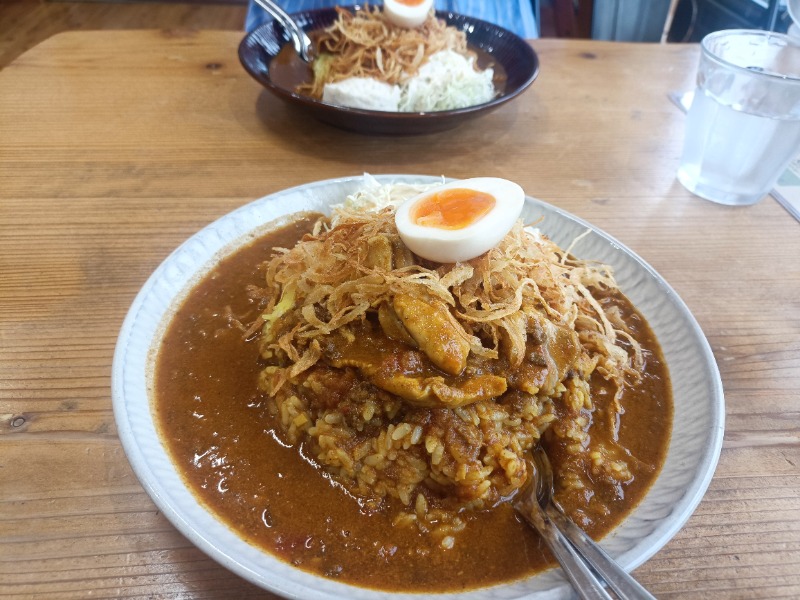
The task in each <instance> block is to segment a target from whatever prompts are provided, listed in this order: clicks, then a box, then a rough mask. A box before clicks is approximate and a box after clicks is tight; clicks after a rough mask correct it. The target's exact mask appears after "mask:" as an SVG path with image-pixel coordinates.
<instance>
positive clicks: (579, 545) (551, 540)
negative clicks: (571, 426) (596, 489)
mask: <svg viewBox="0 0 800 600" xmlns="http://www.w3.org/2000/svg"><path fill="white" fill-rule="evenodd" d="M532 466H533V473H532V474H531V477H530V479H529V481H528V484H527V485H526V486H525V487H524V488H523V489H521V490H520V493H519V494H517V496H516V497H515V498H514V501H513V506H514V508H515V509H516V510H517V512H519V513H520V514H521V515H522V517H523V518H524V519H525V520H526V521H527V522H528V523H530V524H531V525H532V526H533V527H534V528H535V529H536V530H537V531H538V532H539V534H540V535H541V536H542V539H543V540H544V541H545V543H546V544H547V546H548V547H549V548H550V551H551V552H552V553H553V555H554V556H555V557H556V560H558V563H559V564H560V565H561V568H562V570H563V571H564V573H565V574H566V576H567V578H568V579H569V581H570V583H571V584H572V587H573V588H574V590H575V592H576V593H577V594H578V596H579V597H580V598H582V599H584V600H589V599H591V600H600V599H602V600H613V598H614V596H612V595H610V594H609V592H608V591H607V590H606V587H609V588H611V590H612V591H613V592H614V594H616V597H617V598H619V599H620V600H634V599H636V600H655V598H654V597H653V596H652V595H651V594H650V593H649V592H648V591H647V590H646V589H644V588H643V587H642V586H641V584H640V583H639V582H638V581H636V580H635V579H634V578H633V577H631V576H630V575H629V574H628V573H626V572H625V571H624V570H623V569H622V567H620V566H619V565H618V564H617V563H616V562H615V561H614V559H612V558H611V557H610V556H609V555H608V554H606V552H605V551H604V550H603V549H602V548H601V547H600V546H599V545H597V544H596V543H595V542H594V540H592V538H590V537H589V536H588V535H587V534H586V533H585V532H584V531H583V530H582V529H581V528H580V527H578V526H577V525H575V523H573V522H572V521H571V520H570V519H569V517H567V516H566V515H565V514H564V512H563V511H562V510H561V508H560V507H559V506H558V504H556V503H555V502H554V501H553V470H552V468H551V467H550V460H549V459H548V458H547V454H546V453H545V451H544V449H543V448H542V447H541V446H537V447H536V449H534V451H533V465H532Z"/></svg>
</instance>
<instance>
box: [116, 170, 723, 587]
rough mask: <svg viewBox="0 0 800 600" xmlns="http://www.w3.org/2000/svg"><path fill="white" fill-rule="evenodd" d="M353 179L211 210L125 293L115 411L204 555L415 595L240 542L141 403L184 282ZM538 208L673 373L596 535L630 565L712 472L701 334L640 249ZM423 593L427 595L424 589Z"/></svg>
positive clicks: (158, 498)
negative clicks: (663, 437) (657, 466)
mask: <svg viewBox="0 0 800 600" xmlns="http://www.w3.org/2000/svg"><path fill="white" fill-rule="evenodd" d="M378 180H379V181H381V182H382V183H388V182H404V183H430V182H435V181H436V180H437V178H433V177H427V176H413V175H384V176H379V177H378ZM363 185H364V183H363V178H361V177H352V178H346V179H335V180H328V181H320V182H316V183H311V184H308V185H303V186H299V187H296V188H292V189H289V190H285V191H282V192H279V193H276V194H273V195H271V196H267V197H265V198H262V199H260V200H257V201H255V202H252V203H250V204H247V205H246V206H243V207H241V208H239V209H238V210H236V211H234V212H232V213H230V214H228V215H226V216H224V217H222V218H220V219H219V220H217V221H215V222H214V223H212V224H210V225H209V226H207V227H206V228H204V229H203V230H202V231H200V232H198V233H197V234H195V235H194V236H192V237H191V238H190V239H189V240H187V241H186V242H185V243H184V244H182V245H181V246H180V247H179V248H178V249H177V250H175V251H174V252H173V253H172V254H171V255H170V256H169V257H168V258H167V259H166V260H165V261H164V262H163V263H162V264H161V266H159V268H158V269H157V270H156V271H155V272H154V273H153V275H152V276H151V277H150V279H149V280H148V281H147V283H146V284H145V285H144V287H143V288H142V290H141V291H140V292H139V294H138V296H137V297H136V299H135V300H134V302H133V305H132V306H131V309H130V311H129V313H128V315H127V318H126V319H125V322H124V324H123V326H122V331H121V332H120V336H119V341H118V343H117V347H116V352H115V355H114V366H113V376H112V393H113V407H114V417H115V419H116V422H117V428H118V431H119V436H120V439H121V441H122V445H123V447H124V448H125V452H126V453H127V456H128V459H129V461H130V463H131V465H132V467H133V470H134V471H135V472H136V474H137V476H138V477H139V480H140V481H141V483H142V485H143V486H144V488H145V489H146V490H147V492H148V493H149V494H150V496H151V497H152V498H153V501H154V502H155V503H156V504H157V505H158V507H159V508H160V509H161V511H162V512H163V513H164V514H165V515H166V516H167V518H168V519H169V520H170V521H171V522H172V523H173V524H174V525H175V527H177V528H178V529H179V530H180V531H181V533H183V534H184V535H185V536H186V537H188V538H189V539H190V540H191V541H192V542H193V543H194V544H196V545H197V546H198V547H199V548H201V549H202V550H203V551H205V552H206V553H207V554H208V555H210V556H211V557H212V558H214V559H215V560H217V561H218V562H220V563H221V564H222V565H224V566H225V567H227V568H228V569H230V570H231V571H233V572H235V573H237V574H239V575H240V576H242V577H244V578H245V579H248V580H250V581H251V582H253V583H255V584H257V585H259V586H262V587H264V588H266V589H269V590H271V591H273V592H275V593H277V594H281V595H283V596H286V597H289V598H303V599H305V600H321V599H333V598H342V597H347V598H352V599H354V600H373V599H377V598H392V599H393V600H400V599H402V598H409V599H410V598H415V599H417V600H419V598H421V597H422V596H421V595H415V594H396V593H395V594H392V593H385V592H376V591H373V590H367V589H363V588H355V587H352V586H347V585H345V584H342V583H339V582H336V581H332V580H329V579H325V578H321V577H317V576H314V575H310V574H308V573H306V572H303V571H300V570H298V569H295V568H293V567H291V566H290V565H288V564H286V563H284V562H281V561H280V560H278V559H276V558H274V557H273V556H271V555H269V554H266V553H264V552H263V551H261V550H259V549H257V548H255V547H254V546H251V545H249V544H248V543H247V542H245V541H243V540H242V539H240V538H239V537H238V536H237V535H236V534H235V533H234V532H233V531H232V530H231V529H229V528H228V527H227V526H226V525H224V524H223V523H222V522H220V521H219V520H217V518H216V517H215V516H214V515H213V514H212V513H210V512H209V511H208V510H206V509H205V508H204V507H203V506H201V505H200V503H199V502H198V501H197V500H196V499H195V497H194V496H193V495H192V493H191V492H190V491H189V490H188V489H187V487H186V486H185V485H184V483H183V481H182V479H181V477H180V475H179V474H178V472H177V470H176V469H175V467H174V465H173V464H172V462H171V461H170V459H169V456H168V454H167V451H166V449H165V447H164V445H163V444H162V442H161V440H160V439H159V436H158V435H157V433H156V428H155V424H154V421H153V415H152V413H151V408H150V397H149V393H150V392H149V391H150V390H151V388H152V384H151V374H152V368H151V367H152V364H151V361H152V358H153V355H154V353H155V351H156V350H157V348H158V344H159V342H160V336H161V333H162V331H163V330H164V327H165V325H166V324H167V323H168V322H169V319H170V318H171V317H172V314H173V311H174V309H175V307H176V306H178V305H179V304H180V301H181V300H182V299H183V297H184V296H185V295H186V294H187V293H188V291H189V290H190V289H191V288H192V287H193V285H194V284H195V283H196V282H197V281H198V280H199V279H200V278H202V276H203V275H204V274H205V273H207V272H208V270H209V269H210V268H211V267H212V265H214V264H215V263H216V262H217V261H218V260H219V259H220V257H221V256H225V255H227V254H230V253H231V252H233V251H234V250H235V249H237V248H238V247H240V246H242V245H243V244H245V243H247V242H248V241H250V240H252V239H253V237H254V236H257V235H258V234H259V233H260V232H262V231H264V230H265V225H266V224H268V223H270V222H274V221H275V220H280V219H281V218H283V217H285V216H286V215H288V214H291V213H294V212H297V211H301V210H313V211H319V212H329V208H328V207H329V206H330V204H333V203H339V202H341V201H342V200H343V199H344V198H345V196H346V195H347V194H350V193H352V192H355V191H356V190H358V189H359V188H361V187H363ZM540 216H543V217H544V220H543V221H542V223H541V226H540V228H541V229H542V230H543V231H544V232H545V233H546V234H547V235H549V236H550V237H551V238H552V239H553V240H554V241H555V242H556V243H558V244H559V245H561V246H562V247H566V246H568V245H569V243H570V242H571V241H572V240H573V239H575V238H576V237H577V236H578V235H580V234H581V233H583V232H585V231H586V230H587V229H589V230H590V231H591V234H589V235H587V236H585V237H584V238H582V239H581V240H580V242H579V243H578V244H577V245H576V246H575V247H574V248H573V253H574V254H575V255H576V256H578V257H580V258H583V259H593V260H598V261H601V262H603V263H607V264H610V265H612V266H613V267H614V270H615V274H616V277H617V280H618V283H619V286H620V288H621V289H622V291H623V292H624V293H625V294H626V295H627V296H628V297H629V298H630V299H631V300H632V301H633V303H634V304H635V305H636V306H637V308H638V309H639V310H640V311H641V312H642V313H643V314H644V316H645V318H646V319H647V320H648V322H649V323H650V326H651V327H652V328H653V330H654V331H655V333H656V336H657V337H658V340H659V342H660V344H661V347H662V350H663V352H664V356H665V358H666V361H667V365H668V366H669V370H670V373H671V377H672V385H673V397H674V404H675V420H674V427H673V433H672V439H671V443H670V448H669V453H668V455H667V459H666V462H665V464H664V467H663V469H662V472H661V474H660V475H659V477H658V479H657V480H656V482H655V483H654V484H653V487H652V488H651V489H650V491H649V493H648V494H647V496H646V497H645V499H644V500H643V501H642V503H641V504H640V505H639V506H638V507H637V508H636V510H635V511H634V512H633V513H632V514H630V515H629V516H628V518H626V519H625V520H624V521H623V522H622V523H621V524H620V526H619V527H617V528H616V529H615V530H614V531H612V532H611V533H610V534H609V535H608V536H607V537H606V538H605V539H604V540H603V542H602V545H603V547H604V548H605V549H606V550H607V551H608V552H609V553H610V554H611V555H612V556H613V557H614V558H616V559H617V561H618V562H619V563H621V565H622V566H623V567H624V568H625V569H627V570H631V569H634V568H636V567H637V566H639V565H641V564H642V563H643V562H645V561H646V560H647V559H648V558H650V557H651V556H652V555H653V554H655V552H656V551H658V550H659V549H660V548H661V547H662V546H664V544H666V543H667V541H668V540H669V539H670V538H671V537H672V536H673V535H675V533H676V532H677V531H678V530H679V529H680V528H681V527H682V526H683V524H684V523H685V522H686V520H687V519H688V518H689V516H690V515H691V514H692V512H693V511H694V509H695V508H696V506H697V505H698V503H699V502H700V499H701V498H702V496H703V494H704V493H705V490H706V488H707V487H708V484H709V482H710V481H711V476H712V475H713V472H714V469H715V467H716V464H717V459H718V457H719V452H720V448H721V445H722V434H723V428H724V415H725V410H724V400H723V395H722V383H721V381H720V378H719V372H718V370H717V366H716V363H715V362H714V358H713V355H712V353H711V349H710V348H709V345H708V342H707V341H706V339H705V336H704V335H703V332H702V331H701V330H700V327H699V326H698V325H697V322H696V321H695V319H694V317H693V316H692V315H691V313H690V312H689V310H688V309H687V308H686V305H685V304H684V303H683V301H682V300H681V299H680V298H679V297H678V295H677V294H676V293H675V291H674V290H673V289H672V288H671V287H670V286H669V285H668V284H667V283H666V282H665V281H664V280H663V279H662V278H661V277H660V276H659V275H658V273H656V272H655V271H654V270H653V269H652V268H651V267H650V266H649V265H647V264H646V263H645V262H644V261H643V260H642V259H641V258H639V257H638V256H636V254H634V253H633V252H631V251H630V250H629V249H627V248H626V247H625V246H623V245H622V244H620V243H619V242H617V241H616V240H614V239H613V238H612V237H610V236H609V235H607V234H605V233H603V232H602V231H599V230H598V229H596V228H595V227H592V226H591V225H590V224H588V223H586V222H585V221H582V220H580V219H578V218H576V217H574V216H572V215H570V214H568V213H566V212H564V211H562V210H559V209H558V208H556V207H554V206H551V205H549V204H546V203H544V202H541V201H539V200H535V199H533V198H527V200H526V204H525V208H524V209H523V219H524V220H525V221H526V222H533V221H536V220H537V219H538V218H539V217H540ZM569 595H570V590H569V587H568V585H567V584H566V583H565V579H564V578H563V577H562V576H561V574H560V572H559V570H558V569H554V570H550V571H548V572H546V573H543V574H541V575H537V576H535V577H532V578H530V579H527V580H524V581H519V582H515V583H510V584H504V585H499V586H494V587H491V588H486V589H481V590H476V591H473V592H470V593H466V594H464V593H459V594H439V595H436V596H437V598H440V599H441V600H445V599H453V600H455V598H459V599H465V600H489V599H512V598H531V599H533V598H536V599H537V600H541V599H544V598H548V599H549V598H566V597H569ZM425 596H429V594H425Z"/></svg>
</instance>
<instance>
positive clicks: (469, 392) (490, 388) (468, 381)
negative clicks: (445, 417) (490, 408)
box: [369, 372, 507, 408]
mask: <svg viewBox="0 0 800 600" xmlns="http://www.w3.org/2000/svg"><path fill="white" fill-rule="evenodd" d="M369 379H370V381H371V382H372V384H373V385H375V386H377V387H379V388H381V389H382V390H386V391H387V392H390V393H392V394H395V395H397V396H400V397H401V398H402V399H403V400H405V401H406V402H408V403H409V404H413V405H414V406H419V407H422V408H456V407H459V406H466V405H467V404H472V403H474V402H480V401H481V400H491V399H492V398H496V397H498V396H500V395H501V394H503V393H504V392H505V391H506V387H507V384H506V380H505V378H504V377H499V376H498V375H491V374H488V373H484V374H481V375H476V376H474V377H468V378H464V379H459V380H457V381H456V382H455V383H454V384H448V383H446V382H445V380H444V378H443V377H409V376H407V375H403V374H397V373H395V374H385V373H382V372H378V373H376V374H375V375H373V376H372V377H370V378H369Z"/></svg>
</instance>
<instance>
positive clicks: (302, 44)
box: [255, 0, 315, 63]
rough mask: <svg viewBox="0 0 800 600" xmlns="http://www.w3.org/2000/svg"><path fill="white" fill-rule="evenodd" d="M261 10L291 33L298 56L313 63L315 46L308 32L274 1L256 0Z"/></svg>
mask: <svg viewBox="0 0 800 600" xmlns="http://www.w3.org/2000/svg"><path fill="white" fill-rule="evenodd" d="M255 1H256V4H258V5H259V6H260V7H261V8H263V9H264V10H265V11H267V12H268V13H269V14H271V15H272V16H273V17H274V18H275V20H276V21H278V23H280V24H281V25H282V26H283V28H284V29H285V30H286V31H288V32H289V35H290V36H291V38H292V45H293V46H294V49H295V51H296V52H297V54H299V55H300V58H302V59H303V60H304V61H305V62H307V63H311V62H313V60H314V57H315V56H314V55H315V51H314V44H313V43H312V42H311V38H309V37H308V35H306V32H305V31H303V29H302V28H301V27H300V26H299V25H298V24H297V22H296V21H295V20H294V19H292V17H290V16H289V15H288V14H287V13H286V11H285V10H283V9H282V8H281V7H280V6H278V5H277V4H275V3H274V2H273V1H272V0H255Z"/></svg>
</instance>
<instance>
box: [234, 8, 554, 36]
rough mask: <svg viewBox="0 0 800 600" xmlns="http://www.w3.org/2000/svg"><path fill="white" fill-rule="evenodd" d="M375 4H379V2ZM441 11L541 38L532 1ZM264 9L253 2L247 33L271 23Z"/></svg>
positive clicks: (248, 15) (294, 9)
mask: <svg viewBox="0 0 800 600" xmlns="http://www.w3.org/2000/svg"><path fill="white" fill-rule="evenodd" d="M278 4H280V5H281V7H282V8H283V9H284V10H285V11H286V12H288V13H293V12H300V11H303V10H310V9H313V8H328V7H331V6H336V5H349V4H352V2H347V1H342V0H339V1H336V0H282V1H281V0H279V1H278ZM375 4H378V3H377V2H375ZM435 6H436V9H437V10H447V11H452V12H454V13H458V14H461V15H466V16H469V17H475V18H476V19H482V20H484V21H488V22H489V23H494V24H495V25H499V26H500V27H505V28H506V29H508V30H509V31H513V32H514V33H516V34H517V35H518V36H520V37H521V38H523V39H531V38H538V37H539V29H538V28H537V26H536V19H535V18H534V16H533V3H532V0H496V1H495V2H492V1H491V0H436V2H435ZM271 20H272V17H271V16H270V15H268V14H267V13H266V12H265V11H264V10H263V9H262V8H261V7H260V6H258V5H257V4H255V2H253V0H250V2H249V4H248V8H247V20H246V21H245V29H246V30H247V31H252V30H253V29H255V28H256V27H258V26H259V25H261V24H262V23H265V22H267V21H271Z"/></svg>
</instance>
